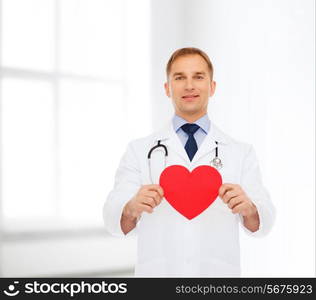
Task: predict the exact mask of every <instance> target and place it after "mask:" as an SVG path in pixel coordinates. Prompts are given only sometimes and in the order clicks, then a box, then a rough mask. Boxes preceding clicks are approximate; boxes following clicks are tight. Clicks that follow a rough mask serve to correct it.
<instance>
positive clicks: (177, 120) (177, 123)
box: [172, 114, 211, 134]
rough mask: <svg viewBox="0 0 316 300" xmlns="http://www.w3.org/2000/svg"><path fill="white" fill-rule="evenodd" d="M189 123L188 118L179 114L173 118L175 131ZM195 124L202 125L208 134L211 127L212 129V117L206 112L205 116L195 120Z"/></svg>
mask: <svg viewBox="0 0 316 300" xmlns="http://www.w3.org/2000/svg"><path fill="white" fill-rule="evenodd" d="M186 123H188V121H187V120H185V119H183V118H181V117H180V116H178V115H176V114H175V115H174V116H173V118H172V124H173V128H174V130H175V132H178V131H179V130H180V127H181V126H182V125H184V124H186ZM194 124H197V125H199V126H200V128H201V129H202V130H203V131H204V132H205V133H206V134H208V132H209V129H210V125H211V122H210V119H209V117H208V115H207V114H205V115H204V116H203V117H201V118H199V119H198V120H196V121H195V122H194Z"/></svg>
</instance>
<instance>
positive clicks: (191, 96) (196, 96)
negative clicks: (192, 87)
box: [182, 95, 199, 101]
mask: <svg viewBox="0 0 316 300" xmlns="http://www.w3.org/2000/svg"><path fill="white" fill-rule="evenodd" d="M198 97H199V95H186V96H182V99H183V100H185V101H192V100H195V99H196V98H198Z"/></svg>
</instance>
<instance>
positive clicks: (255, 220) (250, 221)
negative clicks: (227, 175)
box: [218, 183, 260, 232]
mask: <svg viewBox="0 0 316 300" xmlns="http://www.w3.org/2000/svg"><path fill="white" fill-rule="evenodd" d="M218 195H219V197H220V198H221V199H222V200H223V201H224V203H226V204H227V206H228V207H229V208H230V209H231V210H232V213H234V214H236V213H239V214H241V215H242V216H243V218H244V226H245V227H246V228H248V229H249V230H250V231H252V232H254V231H257V230H258V229H259V224H260V220H259V214H258V210H257V207H256V205H255V204H254V203H253V202H252V201H251V200H250V198H249V197H248V196H247V194H246V193H245V192H244V190H243V189H242V188H241V186H240V185H238V184H231V183H224V184H222V186H221V187H220V188H219V191H218Z"/></svg>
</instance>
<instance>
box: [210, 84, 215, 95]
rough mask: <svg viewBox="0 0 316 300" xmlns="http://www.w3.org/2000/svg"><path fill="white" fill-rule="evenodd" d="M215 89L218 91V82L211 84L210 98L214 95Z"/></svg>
mask: <svg viewBox="0 0 316 300" xmlns="http://www.w3.org/2000/svg"><path fill="white" fill-rule="evenodd" d="M215 89H216V82H215V81H214V80H212V81H211V84H210V97H212V96H213V95H214V93H215Z"/></svg>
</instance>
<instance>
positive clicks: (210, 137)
mask: <svg viewBox="0 0 316 300" xmlns="http://www.w3.org/2000/svg"><path fill="white" fill-rule="evenodd" d="M154 140H155V141H154V142H155V143H157V141H158V140H161V143H163V144H166V145H167V147H168V148H170V149H172V150H173V151H175V152H176V153H177V154H178V155H180V156H181V157H182V158H183V159H184V160H185V162H186V163H187V164H194V163H196V162H197V161H198V160H200V159H201V158H203V157H204V156H205V155H207V154H209V153H210V152H211V151H213V150H214V149H215V148H216V143H215V141H217V142H218V146H219V147H220V146H221V145H226V144H228V143H229V142H230V138H229V137H228V136H227V135H226V134H224V133H223V132H222V131H221V130H220V129H219V128H218V127H217V126H216V125H215V124H214V123H213V122H211V126H210V130H209V132H208V134H207V135H206V137H205V138H204V140H203V142H202V144H201V145H200V147H199V149H198V151H197V152H196V154H195V155H194V157H193V160H192V161H190V160H189V157H188V155H187V153H186V151H185V149H184V146H183V145H182V143H181V141H180V138H179V137H178V135H177V134H176V132H175V130H174V128H173V124H172V120H170V121H169V122H168V124H167V126H165V127H164V128H163V129H162V130H160V131H158V132H157V133H156V134H155V139H154Z"/></svg>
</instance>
